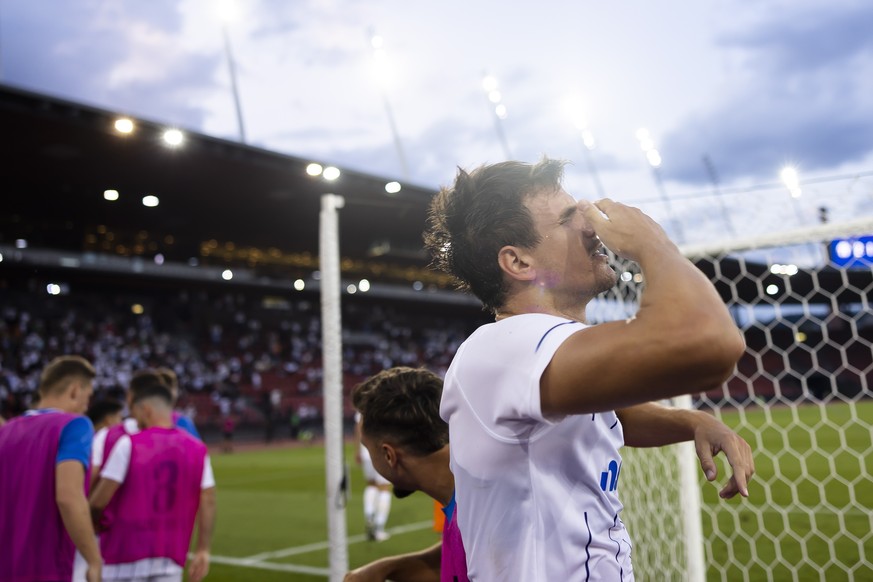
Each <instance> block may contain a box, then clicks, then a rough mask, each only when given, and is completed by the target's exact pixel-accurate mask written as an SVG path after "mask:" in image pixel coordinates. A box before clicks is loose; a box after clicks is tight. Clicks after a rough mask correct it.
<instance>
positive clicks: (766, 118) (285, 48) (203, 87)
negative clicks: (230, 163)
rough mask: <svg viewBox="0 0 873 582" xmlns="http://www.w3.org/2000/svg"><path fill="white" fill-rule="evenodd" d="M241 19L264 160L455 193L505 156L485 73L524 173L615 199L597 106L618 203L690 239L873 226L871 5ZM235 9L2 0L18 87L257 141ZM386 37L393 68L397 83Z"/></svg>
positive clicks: (518, 5)
mask: <svg viewBox="0 0 873 582" xmlns="http://www.w3.org/2000/svg"><path fill="white" fill-rule="evenodd" d="M230 8H231V9H232V12H233V14H234V15H233V18H232V19H231V20H230V21H229V22H228V24H227V31H228V33H229V38H230V40H231V44H232V47H233V53H234V56H235V61H236V64H237V72H238V83H239V93H240V97H241V102H242V113H243V117H244V121H245V131H246V134H247V141H248V142H249V143H251V144H254V145H258V146H261V147H265V148H268V149H273V150H277V151H281V152H284V153H288V154H292V155H296V156H300V157H312V158H314V159H319V160H324V161H329V162H333V163H336V164H339V165H340V166H343V167H351V168H354V169H357V170H361V171H365V172H368V173H372V174H377V175H384V176H386V177H395V178H399V179H404V178H405V179H406V180H407V181H409V182H412V183H416V184H420V185H424V186H429V187H437V186H439V185H443V184H447V183H449V182H450V181H451V179H452V177H453V175H454V171H455V167H456V166H458V165H461V166H464V167H472V166H475V165H478V164H480V163H483V162H495V161H500V160H502V159H505V157H506V155H505V153H504V148H502V147H501V142H500V141H499V139H498V135H497V131H496V130H495V116H494V114H493V105H492V104H490V103H489V101H488V98H487V96H486V93H485V91H484V90H483V88H482V77H483V74H484V73H485V72H487V73H490V74H491V75H493V76H494V77H495V78H496V79H497V81H498V83H499V90H500V93H501V98H502V103H503V105H505V107H506V111H507V116H506V118H505V119H504V120H503V121H501V122H500V124H501V127H502V129H503V131H504V133H505V136H506V138H507V142H508V145H509V150H510V153H511V156H512V157H514V158H517V159H522V160H527V161H532V160H535V159H537V158H538V157H539V156H541V155H543V154H548V155H550V156H552V157H560V158H566V159H570V160H572V161H573V162H574V165H573V166H572V167H571V168H570V170H569V172H568V176H567V180H566V184H567V188H568V190H570V191H571V192H572V193H573V194H574V195H577V196H579V197H588V198H596V197H598V196H599V194H598V191H597V189H596V188H595V185H594V181H593V179H592V176H591V174H590V172H589V165H588V161H589V160H588V159H587V158H586V150H585V149H584V146H583V143H582V137H581V133H580V131H579V130H578V129H576V127H575V126H574V124H573V122H574V114H573V111H574V110H573V108H571V107H569V106H568V104H569V103H577V104H581V109H582V110H583V111H584V115H585V118H586V119H587V128H588V130H589V131H590V132H591V134H592V135H593V136H594V138H595V140H596V148H595V149H594V150H593V151H592V152H591V157H590V161H591V162H593V164H594V165H595V166H596V168H597V171H598V174H599V178H600V181H601V183H602V185H603V187H604V190H605V191H606V192H607V193H608V195H609V196H611V197H613V198H616V199H619V200H624V201H629V202H633V203H635V204H638V205H640V206H642V207H643V208H645V209H646V210H647V211H649V212H651V213H652V214H653V215H655V216H656V217H657V218H659V219H660V220H662V221H666V212H667V206H666V205H665V204H664V203H663V202H662V195H666V196H668V197H669V198H670V200H671V204H670V206H671V207H672V209H673V210H674V211H675V213H676V216H677V217H678V221H679V222H680V223H681V224H682V225H684V229H683V232H682V236H684V237H685V238H686V242H694V241H699V240H702V239H703V238H705V237H708V236H710V237H711V236H716V234H714V233H719V234H718V235H717V238H725V236H723V234H724V233H725V232H730V233H731V234H733V233H738V236H755V235H758V234H762V233H765V232H769V231H772V230H773V229H774V228H787V227H796V226H798V225H800V224H815V223H816V222H817V220H818V219H817V216H818V207H819V206H822V205H824V206H827V207H828V208H829V212H830V218H831V219H832V220H834V221H840V220H847V219H850V218H852V217H855V216H858V215H871V214H873V32H871V31H873V3H871V2H869V1H867V0H760V1H758V2H742V1H740V0H711V1H704V2H687V1H679V0H659V1H658V2H651V1H647V0H625V1H624V2H594V1H591V0H587V1H577V2H572V1H570V0H561V1H559V0H538V1H537V2H533V1H531V0H519V1H518V2H507V1H497V0H465V1H460V0H441V1H440V2H403V1H400V0H367V1H366V2H362V1H357V2H356V1H353V0H236V2H235V3H234V4H233V5H231V6H230ZM226 10H227V5H226V3H222V2H220V1H218V0H149V1H148V2H143V1H134V0H127V1H124V0H0V81H2V82H3V83H6V84H9V85H13V86H17V87H22V88H26V89H29V90H33V91H37V92H42V93H47V94H51V95H55V96H60V97H63V98H67V99H71V100H74V101H79V102H84V103H87V104H91V105H96V106H99V107H104V108H108V109H112V110H118V111H120V112H125V113H127V114H130V115H134V116H140V117H143V118H147V119H151V120H154V121H160V122H166V123H171V124H175V125H178V126H180V127H182V128H187V129H189V130H194V131H200V132H204V133H207V134H210V135H214V136H219V137H224V138H228V139H237V138H238V136H239V133H238V127H237V122H236V116H235V112H234V102H233V98H232V92H231V82H230V76H229V73H228V67H227V60H226V56H225V52H224V45H223V41H222V19H221V16H220V15H221V13H222V12H223V11H226ZM373 33H376V34H378V35H380V36H381V37H382V38H383V40H384V45H383V46H384V51H385V52H384V55H385V62H386V63H387V64H388V71H389V73H390V74H389V76H388V78H387V80H385V81H384V82H381V83H380V80H379V77H378V75H377V74H376V70H375V66H374V59H373V50H372V48H371V45H370V37H371V36H372V34H373ZM383 83H384V84H383ZM383 96H384V97H387V99H388V101H389V102H390V104H391V108H392V110H393V115H394V119H395V122H396V127H397V131H398V134H399V137H400V142H401V144H402V148H403V151H404V153H405V157H406V159H407V166H408V172H404V169H403V166H402V164H401V162H400V160H399V156H398V155H397V153H396V148H395V144H394V141H393V139H392V132H391V129H390V124H389V121H388V116H387V114H386V109H385V105H384V102H383ZM576 109H577V110H578V109H579V108H578V107H577V108H576ZM641 127H645V128H647V129H648V131H649V134H650V136H651V140H652V144H653V145H654V146H655V147H656V148H657V150H658V151H659V152H660V155H661V158H662V160H663V163H662V166H661V168H660V175H661V177H662V179H663V180H662V184H663V189H659V188H658V186H657V182H656V180H655V179H654V175H653V172H652V169H651V167H650V166H649V165H648V163H647V161H646V157H645V155H644V153H643V151H642V150H641V148H640V144H639V142H638V141H637V138H636V137H635V136H636V133H637V130H638V129H639V128H641ZM704 159H706V160H707V162H705V161H704ZM707 164H708V166H707ZM786 164H793V165H795V166H796V167H797V169H798V172H799V176H800V179H801V181H802V182H804V183H803V184H802V192H803V194H802V196H801V197H800V198H799V199H792V198H791V197H790V196H789V193H788V190H787V189H786V188H784V187H782V186H780V185H779V172H780V169H781V168H782V167H783V166H785V165H786ZM708 168H709V169H708ZM405 173H407V174H408V175H407V176H404V174H405ZM865 173H866V174H865ZM713 176H714V177H715V178H716V180H717V186H718V192H720V193H721V196H719V195H717V194H716V188H715V186H714V184H713V180H712V177H713ZM840 176H846V178H840V179H838V177H840ZM768 184H769V185H773V187H770V188H757V187H758V186H761V185H768ZM722 205H724V207H725V208H726V209H727V210H726V213H727V217H725V214H724V213H723V211H722V210H721V208H722ZM680 228H682V227H681V226H680ZM676 234H677V233H675V232H674V235H676Z"/></svg>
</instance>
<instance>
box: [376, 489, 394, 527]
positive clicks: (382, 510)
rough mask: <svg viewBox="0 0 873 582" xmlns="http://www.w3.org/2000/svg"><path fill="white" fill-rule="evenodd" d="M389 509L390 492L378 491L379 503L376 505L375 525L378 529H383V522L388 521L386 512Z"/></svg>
mask: <svg viewBox="0 0 873 582" xmlns="http://www.w3.org/2000/svg"><path fill="white" fill-rule="evenodd" d="M390 511H391V492H390V491H380V492H379V505H377V506H376V520H375V521H376V527H377V528H378V529H380V530H383V529H385V523H386V522H387V521H388V513H389V512H390Z"/></svg>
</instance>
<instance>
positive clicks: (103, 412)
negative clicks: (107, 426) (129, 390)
mask: <svg viewBox="0 0 873 582" xmlns="http://www.w3.org/2000/svg"><path fill="white" fill-rule="evenodd" d="M123 408H124V405H122V404H121V402H119V401H118V400H112V399H110V398H107V399H103V400H98V401H97V402H94V403H93V404H91V406H89V407H88V412H87V413H86V416H87V417H88V418H90V419H91V423H92V424H93V425H94V426H97V425H98V424H100V423H101V422H103V421H104V420H106V417H107V416H110V415H112V414H118V413H120V412H121V411H122V409H123Z"/></svg>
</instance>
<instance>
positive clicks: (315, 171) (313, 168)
mask: <svg viewBox="0 0 873 582" xmlns="http://www.w3.org/2000/svg"><path fill="white" fill-rule="evenodd" d="M323 171H324V168H323V167H322V166H321V164H316V163H315V162H312V163H311V164H309V165H308V166H306V173H307V174H309V175H310V176H321V173H322V172H323Z"/></svg>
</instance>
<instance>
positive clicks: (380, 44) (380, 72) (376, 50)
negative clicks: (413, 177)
mask: <svg viewBox="0 0 873 582" xmlns="http://www.w3.org/2000/svg"><path fill="white" fill-rule="evenodd" d="M368 36H369V38H370V47H371V48H372V49H373V65H374V68H375V71H376V79H377V82H378V83H379V91H380V93H381V94H382V103H383V104H384V105H385V114H386V115H387V116H388V125H390V126H391V136H392V137H393V138H394V149H395V150H396V152H397V159H398V161H399V162H400V170H401V172H402V173H403V178H404V179H405V180H407V181H409V165H408V164H407V163H406V154H405V153H404V152H403V142H402V141H401V140H400V133H399V132H398V131H397V123H396V122H395V121H394V109H393V108H392V107H391V100H390V99H388V80H389V77H390V67H389V65H388V58H387V56H386V54H385V48H384V45H385V39H383V38H382V37H381V36H379V35H378V34H375V33H373V31H372V30H370V31H368Z"/></svg>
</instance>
